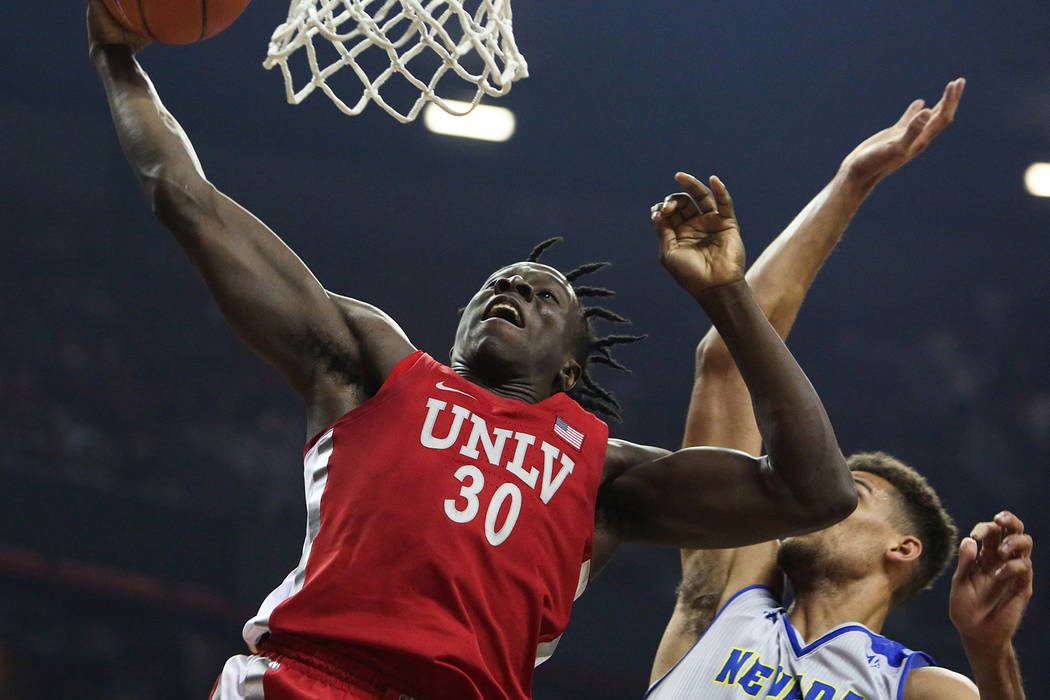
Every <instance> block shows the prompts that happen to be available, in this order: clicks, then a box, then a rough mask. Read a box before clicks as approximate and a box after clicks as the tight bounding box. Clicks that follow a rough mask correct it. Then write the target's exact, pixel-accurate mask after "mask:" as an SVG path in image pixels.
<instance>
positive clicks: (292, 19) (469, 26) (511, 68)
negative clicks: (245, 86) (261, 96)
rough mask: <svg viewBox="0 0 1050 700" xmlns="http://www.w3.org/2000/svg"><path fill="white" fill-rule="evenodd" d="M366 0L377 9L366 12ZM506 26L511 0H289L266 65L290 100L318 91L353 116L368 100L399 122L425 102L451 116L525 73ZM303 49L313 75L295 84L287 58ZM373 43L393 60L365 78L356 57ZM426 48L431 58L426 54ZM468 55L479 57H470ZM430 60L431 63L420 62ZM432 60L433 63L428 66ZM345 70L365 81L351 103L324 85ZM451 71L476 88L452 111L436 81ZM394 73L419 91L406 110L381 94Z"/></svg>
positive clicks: (497, 92) (497, 93) (502, 92)
mask: <svg viewBox="0 0 1050 700" xmlns="http://www.w3.org/2000/svg"><path fill="white" fill-rule="evenodd" d="M465 4H468V5H471V6H472V7H474V9H473V11H471V10H468V9H466V8H465V7H464V5H465ZM370 5H374V6H375V7H374V9H373V11H371V12H370V11H369V6H370ZM511 25H512V22H511V9H510V0H473V1H472V2H471V0H467V1H466V2H464V0H430V2H428V3H427V4H426V5H425V6H424V5H423V3H421V2H419V1H418V0H292V3H291V8H290V9H289V11H288V20H287V21H286V22H285V23H283V24H281V25H280V26H278V27H277V29H275V30H274V32H273V36H272V37H271V38H270V47H269V50H268V51H267V56H266V60H265V61H264V62H263V66H264V67H266V68H268V69H269V68H273V67H274V66H276V65H279V66H280V67H281V72H282V73H283V74H284V86H285V93H286V94H287V97H288V102H290V103H291V104H299V103H300V102H302V101H303V100H304V99H305V98H306V97H307V95H309V94H310V93H311V92H313V91H314V89H315V88H320V89H321V90H322V91H323V92H324V93H325V94H326V95H328V97H329V98H331V100H332V102H334V103H335V104H336V106H337V107H339V109H340V110H342V111H343V112H345V113H347V114H350V115H356V114H360V113H361V112H362V111H363V110H364V108H365V107H366V106H368V102H369V101H370V100H371V101H373V102H375V103H376V104H377V105H379V106H380V107H382V108H383V109H385V110H386V111H387V112H389V113H390V114H391V115H392V116H393V117H394V118H396V119H398V120H399V121H402V122H410V121H412V120H413V119H415V118H416V115H417V114H418V113H419V110H420V109H422V107H423V105H424V104H426V103H427V102H428V101H429V102H435V103H437V104H438V105H439V106H440V107H441V108H442V109H444V110H445V111H447V112H449V113H451V114H466V113H467V112H469V111H470V110H471V109H473V108H474V106H475V105H477V103H478V101H479V100H480V99H481V97H482V95H491V96H493V97H498V96H500V95H505V94H507V92H509V91H510V88H511V83H513V82H514V81H515V80H519V79H521V78H527V77H528V75H529V71H528V65H526V63H525V59H524V57H523V56H522V55H521V54H520V53H518V47H517V46H516V45H515V43H514V34H513V31H512V26H511ZM315 40H316V41H317V42H323V41H328V42H331V44H332V46H333V47H334V49H335V50H334V52H333V51H332V50H330V49H328V47H326V46H322V48H323V49H325V51H324V53H325V54H327V55H329V56H331V60H326V59H323V58H321V57H320V56H318V50H317V46H315V45H314V42H315ZM304 47H305V49H306V59H307V63H308V64H309V66H310V72H311V74H312V75H311V76H310V79H309V80H308V81H307V82H306V83H305V84H304V85H303V86H302V87H301V88H299V89H296V88H295V86H294V84H293V80H292V74H291V70H290V69H289V67H288V58H289V57H290V56H291V55H292V54H293V53H295V52H296V51H297V50H299V49H300V48H304ZM371 47H377V48H378V50H380V51H383V52H385V54H386V57H387V58H389V60H390V65H389V67H387V68H386V69H385V70H382V71H381V72H379V73H378V75H374V76H369V75H368V73H366V71H365V68H364V67H362V65H361V64H360V62H359V57H360V56H361V54H362V53H363V52H365V50H366V49H369V48H371ZM428 51H429V52H433V55H429V56H427V55H426V54H425V52H428ZM472 52H473V53H475V54H476V56H471V55H470V54H472ZM373 54H374V50H373ZM421 54H422V56H421ZM467 57H469V59H470V61H471V63H472V64H473V65H476V66H480V68H475V69H474V70H475V71H477V72H474V73H472V72H470V71H469V70H468V69H467V68H466V67H465V66H464V65H463V62H466V58H467ZM413 59H424V60H417V70H426V72H427V73H429V74H428V75H417V74H415V73H414V72H413V71H412V66H411V65H410V63H411V61H412V60H413ZM427 62H429V63H430V64H431V67H430V68H426V69H423V68H422V67H421V66H420V65H419V64H423V63H427ZM435 63H436V64H437V68H436V69H433V68H432V66H433V65H434V64H435ZM322 64H324V65H322ZM344 67H350V68H352V69H353V70H354V72H355V73H356V74H357V77H358V78H359V79H360V80H361V83H362V84H363V86H364V91H363V92H362V93H361V96H360V98H359V99H358V100H357V102H356V103H354V104H353V106H350V105H348V104H347V103H346V102H344V101H343V100H342V99H340V98H339V97H338V96H337V95H336V94H335V92H334V90H333V89H332V87H331V86H330V85H329V84H328V80H329V79H330V78H331V77H332V75H333V74H334V73H335V72H336V71H338V70H340V69H342V68H344ZM431 71H432V72H431ZM449 71H453V72H454V73H455V74H456V75H458V76H459V77H460V78H462V79H463V80H465V81H466V82H468V83H471V84H473V86H474V97H473V99H472V100H470V104H469V107H467V108H466V109H464V108H462V107H461V108H459V109H458V110H457V108H456V107H453V106H451V105H449V104H448V103H447V102H446V101H445V100H444V99H442V98H441V97H440V96H439V95H438V94H437V92H436V88H437V84H438V81H440V80H441V78H442V77H443V76H444V75H445V74H446V73H448V72H449ZM398 74H400V75H401V76H402V77H403V78H404V79H405V80H407V81H408V82H409V83H411V84H412V85H413V86H414V87H415V88H416V89H418V90H419V91H420V93H421V95H420V97H419V98H418V99H417V100H416V101H415V103H414V104H413V105H412V106H411V108H410V109H408V110H406V111H404V112H403V113H402V112H401V111H398V109H396V108H394V107H392V106H391V105H389V104H388V103H387V102H386V101H385V100H384V99H383V96H382V95H381V94H380V89H381V88H382V87H383V84H384V83H386V82H387V80H389V79H390V78H391V77H392V76H394V75H398Z"/></svg>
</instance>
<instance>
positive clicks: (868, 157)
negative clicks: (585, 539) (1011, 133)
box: [652, 78, 965, 681]
mask: <svg viewBox="0 0 1050 700" xmlns="http://www.w3.org/2000/svg"><path fill="white" fill-rule="evenodd" d="M964 86H965V81H964V80H963V79H962V78H959V79H957V80H953V81H952V82H950V83H948V85H947V86H946V87H945V90H944V94H943V96H942V97H941V100H940V101H939V102H938V103H937V104H936V105H935V106H934V107H933V108H932V109H923V103H922V101H921V100H916V101H914V102H912V103H911V105H909V106H908V108H907V109H906V110H905V111H904V113H903V114H902V115H901V117H900V118H899V119H898V120H897V122H896V123H895V124H893V125H892V126H890V127H889V128H886V129H883V130H881V131H879V132H877V133H875V134H874V135H872V136H870V137H869V138H867V139H865V140H864V141H863V142H862V143H861V144H860V145H858V146H857V147H856V148H855V149H853V151H851V152H850V154H849V155H848V156H846V158H845V159H844V160H843V161H842V163H841V165H840V167H839V170H838V172H837V173H836V175H835V177H834V178H833V179H832V180H831V182H829V183H828V184H827V185H826V186H825V187H824V188H823V189H822V190H821V191H820V192H819V193H818V194H817V195H816V196H815V197H814V198H813V199H812V200H811V201H810V202H809V203H808V204H807V205H806V207H805V208H804V209H802V211H801V212H799V213H798V215H797V216H796V217H795V218H794V219H793V220H792V221H791V223H790V224H789V225H788V227H787V228H785V229H784V231H783V232H781V234H780V235H779V236H777V238H776V239H774V241H773V242H772V243H771V244H770V245H769V246H768V247H767V248H766V250H765V251H763V252H762V255H760V256H759V258H758V260H756V261H755V263H754V264H753V265H752V266H751V268H750V269H749V270H748V272H747V277H746V278H747V281H748V284H749V285H750V286H751V289H752V292H753V293H754V296H755V300H756V302H757V303H758V305H759V307H760V308H761V309H762V311H763V313H765V314H766V317H767V318H769V320H770V323H771V324H772V325H773V327H774V328H775V329H776V331H777V333H779V334H780V337H781V338H785V339H786V338H787V335H788V333H789V332H790V330H791V326H792V325H793V323H794V321H795V318H796V316H797V315H798V312H799V309H800V307H801V305H802V301H803V299H804V298H805V295H806V293H807V292H808V291H809V288H810V286H811V285H812V284H813V282H814V280H815V279H816V276H817V273H818V271H819V270H820V268H821V267H822V266H823V264H824V262H825V261H826V260H827V258H828V256H829V255H830V254H831V251H832V250H833V249H834V248H835V246H836V245H837V244H838V242H839V241H840V240H841V238H842V235H843V233H844V232H845V230H846V227H847V226H848V224H849V222H850V220H851V219H852V217H853V215H854V214H855V213H856V211H857V209H858V208H859V207H860V205H861V203H862V202H863V201H864V199H865V198H866V197H867V195H868V194H870V192H871V191H872V190H873V189H874V187H875V184H876V183H877V182H879V181H880V180H881V179H882V178H883V177H885V176H886V175H888V174H889V173H890V172H892V171H894V170H896V169H897V168H899V167H901V166H902V165H903V164H904V163H907V162H908V161H910V160H911V159H912V158H914V157H915V156H916V155H918V154H919V153H920V152H922V150H924V149H925V147H926V146H927V145H928V144H929V143H930V141H931V140H932V139H933V138H935V137H936V136H937V135H938V134H939V133H940V132H941V131H942V130H943V129H944V128H945V127H947V126H948V124H950V123H951V121H952V119H953V117H954V114H955V110H956V108H957V107H958V104H959V100H960V98H961V97H962V91H963V88H964ZM697 445H708V446H712V447H726V448H731V449H736V450H741V451H743V452H747V453H748V454H751V455H758V454H760V453H761V449H762V436H761V434H760V433H759V431H758V425H757V424H756V423H755V419H754V413H753V409H752V406H751V397H750V395H749V394H748V391H747V386H746V385H745V384H744V380H743V378H742V377H741V376H740V372H739V371H738V370H737V368H736V363H735V362H734V361H733V357H732V355H730V353H729V349H728V348H726V346H725V343H723V342H722V338H721V337H720V336H719V335H718V332H717V330H715V329H714V328H712V329H711V330H710V331H709V332H708V333H707V334H706V335H705V336H704V338H703V340H701V342H700V344H699V345H698V346H697V350H696V368H695V376H694V384H693V391H692V396H691V397H690V402H689V412H688V416H687V418H686V428H685V434H684V437H683V440H682V446H683V447H692V446H697ZM776 552H777V545H776V542H773V541H770V542H764V543H761V544H758V545H754V546H751V547H739V548H735V549H683V550H682V552H681V556H682V584H681V586H679V595H678V600H677V603H676V605H675V610H674V613H673V614H672V616H671V619H670V621H669V622H668V625H667V629H666V630H665V632H664V635H663V638H662V639H661V642H660V646H659V648H658V649H657V653H656V656H655V659H654V662H653V670H652V680H654V681H655V680H656V679H657V678H659V677H661V676H662V675H663V674H664V673H666V672H667V671H668V670H669V669H670V668H671V667H672V666H673V665H674V664H675V663H676V662H677V661H678V660H679V659H680V658H681V657H682V655H683V654H685V653H686V651H687V650H688V649H689V648H690V647H691V646H692V644H693V643H694V642H695V641H696V639H697V637H699V636H700V634H702V633H703V631H704V630H705V629H706V628H707V626H708V624H709V623H710V621H711V619H712V618H713V617H714V615H715V613H716V611H717V610H718V609H719V608H720V607H721V605H722V604H724V603H725V601H726V600H727V598H728V597H729V596H732V595H733V594H734V593H736V592H737V591H739V590H741V589H742V588H744V587H746V586H750V585H754V584H763V585H767V586H770V587H773V588H777V587H778V586H779V583H780V576H779V575H778V571H777V568H776Z"/></svg>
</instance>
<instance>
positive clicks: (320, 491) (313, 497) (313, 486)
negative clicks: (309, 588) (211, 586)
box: [241, 430, 333, 651]
mask: <svg viewBox="0 0 1050 700" xmlns="http://www.w3.org/2000/svg"><path fill="white" fill-rule="evenodd" d="M332 442H333V441H332V431H331V430H329V431H328V432H327V433H325V434H324V435H322V436H321V437H320V438H319V439H318V440H317V442H316V443H315V444H314V446H313V447H312V448H310V451H309V452H307V453H306V456H305V457H304V458H303V478H304V480H305V482H306V541H305V542H304V543H303V555H302V557H300V559H299V566H297V567H295V568H294V569H293V570H292V571H291V572H290V573H289V574H288V575H287V576H285V578H284V581H281V583H280V585H279V586H277V588H275V589H273V591H272V592H271V593H270V595H268V596H266V600H264V601H263V603H262V605H261V606H260V607H259V612H258V613H257V614H256V615H255V617H253V618H252V619H250V620H248V622H246V623H244V630H243V631H242V632H241V636H242V637H243V638H244V641H245V642H247V643H248V648H249V649H251V650H252V651H258V649H257V648H256V646H255V645H256V644H258V643H259V640H260V639H262V637H263V635H264V634H266V633H268V632H269V631H270V613H272V612H273V610H274V608H276V607H277V606H278V605H280V604H281V603H282V602H284V601H285V600H287V599H288V598H291V597H292V596H293V595H295V594H296V593H298V592H299V590H300V589H302V587H303V581H305V580H306V562H307V561H308V560H309V559H310V551H311V550H312V549H313V545H314V538H316V537H317V533H318V532H319V531H320V530H321V496H323V495H324V489H325V485H326V484H327V483H328V460H329V458H330V457H331V456H332Z"/></svg>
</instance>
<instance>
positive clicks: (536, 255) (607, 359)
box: [526, 236, 645, 422]
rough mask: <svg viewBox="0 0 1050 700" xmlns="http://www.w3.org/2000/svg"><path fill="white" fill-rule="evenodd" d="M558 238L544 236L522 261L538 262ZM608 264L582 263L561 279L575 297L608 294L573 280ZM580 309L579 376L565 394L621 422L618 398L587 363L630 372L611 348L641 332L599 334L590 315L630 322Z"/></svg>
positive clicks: (604, 311)
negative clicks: (594, 374)
mask: <svg viewBox="0 0 1050 700" xmlns="http://www.w3.org/2000/svg"><path fill="white" fill-rule="evenodd" d="M561 240H562V238H561V237H560V236H559V237H556V238H548V239H547V240H545V241H543V242H542V243H540V244H538V245H537V246H536V247H535V248H533V249H532V252H531V253H529V257H527V258H526V261H527V262H539V259H540V257H541V256H542V255H543V253H544V251H546V250H547V249H548V248H550V247H551V246H552V245H554V244H555V243H559V242H560V241H561ZM611 264H612V263H608V262H594V263H586V264H584V265H580V266H579V267H577V268H576V269H574V270H570V271H569V272H567V273H565V279H566V280H568V281H569V284H570V285H572V288H573V291H575V292H576V296H577V298H581V297H611V296H613V295H614V294H615V293H616V292H614V291H612V290H611V289H606V288H605V287H589V286H586V285H578V284H576V280H577V279H579V278H580V277H582V276H584V275H589V274H591V273H592V272H597V271H598V270H601V269H602V268H605V267H608V266H609V265H611ZM581 311H582V318H581V321H582V323H581V324H580V338H579V340H578V344H577V349H576V361H577V362H578V363H579V364H580V380H579V381H578V382H577V383H576V386H575V387H573V389H572V391H570V392H569V396H571V397H572V398H573V399H575V400H576V401H577V402H578V403H579V404H580V405H581V406H583V407H584V408H586V409H587V410H588V411H592V412H594V413H601V414H604V415H605V416H607V417H609V418H612V419H613V420H615V421H617V422H621V421H622V420H623V418H622V411H623V407H622V406H620V402H619V401H617V400H616V397H615V396H613V394H612V392H610V391H609V390H607V389H605V388H604V387H602V386H601V385H600V384H598V383H597V382H596V381H594V378H593V377H591V373H590V365H591V363H597V364H601V365H606V366H608V367H612V368H613V369H617V370H619V371H621V372H630V370H629V369H627V368H626V367H624V366H623V365H622V364H620V362H619V361H618V360H616V358H614V357H613V356H612V349H613V347H615V346H616V345H620V344H621V343H634V342H637V341H639V340H642V339H643V338H645V336H644V335H615V334H614V335H607V336H604V337H599V336H598V334H597V333H596V332H595V330H594V324H593V321H594V319H601V320H603V321H609V322H610V323H630V321H629V320H628V319H626V318H624V317H623V316H621V315H620V314H618V313H616V312H615V311H612V310H610V309H606V308H605V307H602V306H583V305H582V304H581Z"/></svg>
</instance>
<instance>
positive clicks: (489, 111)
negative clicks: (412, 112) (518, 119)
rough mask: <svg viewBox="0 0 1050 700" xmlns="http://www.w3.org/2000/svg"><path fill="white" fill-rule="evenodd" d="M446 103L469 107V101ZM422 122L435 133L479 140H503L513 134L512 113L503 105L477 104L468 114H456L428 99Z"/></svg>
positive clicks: (458, 106)
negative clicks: (429, 101)
mask: <svg viewBox="0 0 1050 700" xmlns="http://www.w3.org/2000/svg"><path fill="white" fill-rule="evenodd" d="M445 102H446V103H447V104H448V105H449V106H450V107H451V108H453V109H455V110H456V111H463V110H466V109H468V108H469V107H470V103H469V102H457V101H455V100H445ZM423 124H425V125H426V127H427V128H428V129H430V130H431V131H433V132H434V133H436V134H447V135H449V136H459V137H461V138H465V139H480V140H482V141H506V140H507V139H509V138H510V137H511V136H512V135H513V134H514V113H513V112H511V111H510V110H509V109H505V108H503V107H494V106H492V105H478V106H477V107H475V108H474V111H472V112H471V113H470V114H466V115H464V116H462V117H457V116H454V115H452V114H449V113H448V112H446V111H444V110H443V109H441V108H440V107H438V106H437V105H436V104H434V103H433V102H431V103H430V104H428V105H427V106H426V107H425V108H424V109H423Z"/></svg>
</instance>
